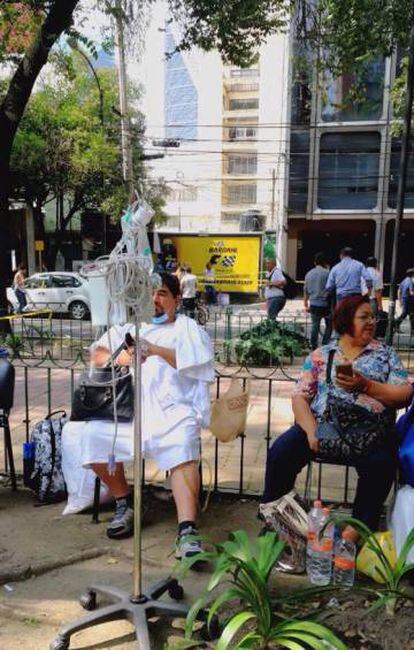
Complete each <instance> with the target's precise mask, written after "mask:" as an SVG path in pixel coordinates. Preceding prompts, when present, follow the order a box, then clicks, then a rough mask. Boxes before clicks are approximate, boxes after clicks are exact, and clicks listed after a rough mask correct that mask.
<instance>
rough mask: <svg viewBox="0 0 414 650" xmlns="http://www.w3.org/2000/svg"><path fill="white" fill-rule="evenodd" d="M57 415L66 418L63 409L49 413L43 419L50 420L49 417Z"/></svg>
mask: <svg viewBox="0 0 414 650" xmlns="http://www.w3.org/2000/svg"><path fill="white" fill-rule="evenodd" d="M58 413H62V417H64V418H65V417H66V411H65V410H64V409H58V410H57V411H50V413H48V414H47V415H46V417H45V420H50V418H51V417H53V416H54V415H57V414H58Z"/></svg>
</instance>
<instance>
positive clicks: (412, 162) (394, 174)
mask: <svg viewBox="0 0 414 650" xmlns="http://www.w3.org/2000/svg"><path fill="white" fill-rule="evenodd" d="M400 156H401V140H400V138H392V140H391V161H390V182H389V194H388V205H389V206H390V208H396V207H397V189H398V181H399V179H400ZM404 206H405V207H406V208H414V140H411V142H410V147H409V155H408V167H407V184H406V188H405V200H404Z"/></svg>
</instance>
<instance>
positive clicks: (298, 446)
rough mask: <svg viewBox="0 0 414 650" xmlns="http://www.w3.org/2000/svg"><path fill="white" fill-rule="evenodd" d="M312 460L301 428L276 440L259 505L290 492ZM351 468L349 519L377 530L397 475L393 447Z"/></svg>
mask: <svg viewBox="0 0 414 650" xmlns="http://www.w3.org/2000/svg"><path fill="white" fill-rule="evenodd" d="M390 434H391V432H390ZM312 457H313V453H312V451H311V450H310V447H309V445H308V440H307V437H306V433H305V432H304V431H303V429H302V428H301V427H300V426H298V425H296V424H295V425H293V426H292V427H290V429H288V430H287V431H285V433H283V434H282V435H281V436H279V437H278V438H276V440H275V441H274V443H273V445H272V446H271V447H270V449H269V452H268V455H267V462H266V475H265V487H264V493H263V497H262V502H263V503H268V502H269V501H274V500H275V499H278V498H279V497H281V496H283V495H284V494H287V493H288V492H290V490H292V488H293V486H294V484H295V479H296V476H297V474H299V472H300V471H301V470H302V469H303V467H305V465H307V464H308V463H309V461H310V460H311V459H312ZM353 466H354V467H355V469H356V471H357V474H358V485H357V490H356V495H355V501H354V506H353V510H352V515H353V516H354V517H357V518H358V519H360V520H361V521H363V522H364V523H365V524H366V525H367V526H369V527H370V528H371V529H372V530H377V529H378V525H379V519H380V516H381V512H382V508H383V505H384V502H385V499H386V498H387V496H388V493H389V491H390V489H391V487H392V484H393V481H394V479H395V475H396V468H397V450H396V447H395V446H393V445H392V443H390V444H388V445H387V446H384V447H381V448H378V449H376V450H375V451H373V452H372V453H371V454H370V455H369V456H365V457H364V458H361V459H360V460H358V461H357V462H355V463H353Z"/></svg>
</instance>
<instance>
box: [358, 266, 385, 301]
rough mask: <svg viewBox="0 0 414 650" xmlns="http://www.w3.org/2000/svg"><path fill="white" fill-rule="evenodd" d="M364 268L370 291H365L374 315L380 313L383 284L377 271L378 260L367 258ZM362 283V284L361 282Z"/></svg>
mask: <svg viewBox="0 0 414 650" xmlns="http://www.w3.org/2000/svg"><path fill="white" fill-rule="evenodd" d="M365 268H366V270H367V273H368V275H369V277H370V278H371V283H372V284H371V289H370V290H369V289H367V291H368V295H369V303H370V305H371V309H372V311H373V313H374V314H378V312H380V311H382V290H383V288H384V283H383V281H382V275H381V273H380V271H379V270H378V260H377V258H376V257H368V259H367V261H366V263H365ZM363 283H364V282H363Z"/></svg>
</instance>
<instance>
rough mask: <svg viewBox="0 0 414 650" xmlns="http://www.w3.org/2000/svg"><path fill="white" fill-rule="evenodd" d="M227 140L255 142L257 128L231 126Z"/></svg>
mask: <svg viewBox="0 0 414 650" xmlns="http://www.w3.org/2000/svg"><path fill="white" fill-rule="evenodd" d="M228 138H229V140H256V138H257V128H256V127H255V126H232V127H230V128H229V130H228Z"/></svg>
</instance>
